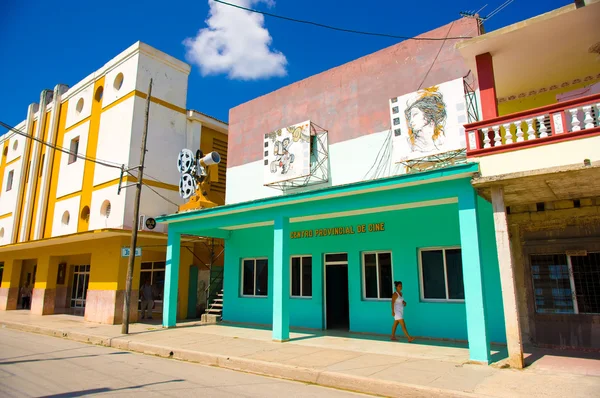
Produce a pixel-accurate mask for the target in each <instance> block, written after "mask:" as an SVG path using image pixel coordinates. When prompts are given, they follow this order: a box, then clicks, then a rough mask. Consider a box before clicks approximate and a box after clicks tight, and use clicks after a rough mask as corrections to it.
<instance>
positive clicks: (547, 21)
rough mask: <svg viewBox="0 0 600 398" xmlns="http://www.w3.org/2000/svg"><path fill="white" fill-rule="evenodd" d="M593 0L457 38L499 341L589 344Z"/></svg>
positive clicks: (596, 336) (599, 261)
mask: <svg viewBox="0 0 600 398" xmlns="http://www.w3.org/2000/svg"><path fill="white" fill-rule="evenodd" d="M598 21H600V2H598V1H576V2H574V3H573V4H570V5H567V6H565V7H562V8H560V9H557V10H554V11H552V12H549V13H546V14H543V15H539V16H537V17H535V18H532V19H529V20H526V21H522V22H519V23H517V24H514V25H511V26H507V27H505V28H502V29H499V30H497V31H494V32H490V33H488V34H484V35H482V36H479V37H475V38H472V39H470V40H465V41H462V42H461V43H459V44H458V45H457V47H458V49H459V51H460V53H461V54H462V56H463V57H464V60H465V62H466V64H467V65H469V67H470V69H471V70H472V71H474V72H476V74H477V79H478V83H479V89H480V98H481V110H482V116H483V118H482V120H481V121H479V122H475V123H470V124H467V125H466V126H465V129H466V139H465V140H466V141H467V144H468V146H467V148H468V149H467V156H468V159H469V161H473V162H477V163H478V164H479V174H478V176H477V177H476V178H475V179H473V181H472V184H473V186H474V188H475V189H476V190H477V192H478V193H479V195H481V196H482V197H484V198H486V199H487V200H488V201H490V202H491V203H492V204H493V208H494V223H495V229H496V243H497V248H498V260H499V265H500V275H501V280H502V291H503V300H504V311H505V316H506V319H505V322H506V329H507V339H508V348H509V352H510V355H511V358H512V360H513V361H514V362H515V363H518V362H522V346H523V344H536V345H538V346H551V347H556V346H559V347H563V348H564V347H570V348H583V349H596V350H597V349H599V348H600V210H599V209H600V207H599V206H600V182H599V181H600V150H599V149H600V25H598Z"/></svg>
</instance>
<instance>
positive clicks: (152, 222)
mask: <svg viewBox="0 0 600 398" xmlns="http://www.w3.org/2000/svg"><path fill="white" fill-rule="evenodd" d="M155 227H156V220H155V219H154V218H152V217H148V218H146V228H148V229H154V228H155Z"/></svg>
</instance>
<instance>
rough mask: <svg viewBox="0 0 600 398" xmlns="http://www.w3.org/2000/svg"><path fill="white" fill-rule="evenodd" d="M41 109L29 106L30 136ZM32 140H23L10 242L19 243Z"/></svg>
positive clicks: (36, 106)
mask: <svg viewBox="0 0 600 398" xmlns="http://www.w3.org/2000/svg"><path fill="white" fill-rule="evenodd" d="M39 109H40V105H39V104H31V105H29V108H27V121H26V122H25V134H27V135H28V136H32V135H33V131H32V127H33V117H34V115H35V113H36V112H37V111H38V110H39ZM31 142H32V140H31V139H29V138H25V139H24V140H23V143H24V145H23V155H21V172H20V173H19V187H18V190H19V191H18V192H17V200H16V201H15V211H13V214H14V216H13V230H12V236H11V238H10V243H17V242H18V239H19V237H18V236H17V231H18V230H19V224H20V218H21V201H22V200H23V194H24V193H25V186H26V185H27V184H26V183H25V174H26V173H27V165H28V164H29V149H30V148H31Z"/></svg>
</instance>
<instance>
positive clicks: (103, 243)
mask: <svg viewBox="0 0 600 398" xmlns="http://www.w3.org/2000/svg"><path fill="white" fill-rule="evenodd" d="M189 73H190V66H189V65H187V64H186V63H184V62H181V61H179V60H177V59H175V58H173V57H171V56H169V55H167V54H165V53H162V52H160V51H158V50H156V49H154V48H152V47H150V46H148V45H146V44H143V43H140V42H138V43H135V44H134V45H132V46H131V47H129V48H128V49H126V50H125V51H123V52H122V53H121V54H119V55H118V56H117V57H115V58H114V59H112V60H111V61H109V62H108V63H107V64H106V65H104V66H103V67H102V68H100V69H98V70H97V71H95V72H93V73H92V74H90V75H89V76H87V77H86V78H84V79H83V80H81V81H80V82H78V83H77V84H75V85H74V86H72V87H68V86H65V85H62V84H59V85H57V86H56V87H55V89H54V91H51V90H44V91H43V92H42V93H41V97H40V102H39V103H37V104H31V105H30V106H29V108H28V111H27V118H26V120H24V121H23V122H21V123H19V125H17V126H16V129H17V130H19V131H20V132H21V133H17V132H9V133H7V134H5V135H4V136H3V137H1V138H0V145H2V148H3V153H2V159H1V163H0V186H1V191H0V260H3V261H4V267H3V268H4V272H3V280H2V286H1V290H0V309H15V308H17V296H18V289H19V287H20V286H23V285H24V284H31V283H34V284H35V287H34V292H33V297H32V310H33V311H34V312H36V313H43V314H46V313H53V312H54V309H55V308H56V309H57V310H59V309H61V310H62V309H68V308H74V307H78V308H79V307H81V308H85V315H86V319H89V320H94V321H99V322H107V323H113V322H118V318H119V317H120V314H121V312H122V303H123V290H124V285H125V277H124V275H125V274H124V273H125V272H126V271H125V270H126V263H127V259H126V258H123V257H121V248H122V247H123V246H129V239H130V238H129V236H130V231H131V229H132V226H133V203H134V197H135V188H134V187H133V186H132V187H130V188H123V189H121V190H120V192H119V189H118V187H119V184H121V186H122V187H125V186H126V185H131V184H132V183H134V182H135V181H136V179H135V178H134V177H132V176H131V175H128V174H127V173H125V174H124V175H123V178H122V180H121V172H122V171H121V167H123V168H124V169H127V168H132V167H135V166H137V165H139V162H140V146H141V136H142V131H143V128H144V120H145V107H146V98H147V92H148V86H149V82H150V79H151V78H152V81H153V86H152V93H151V104H150V117H149V125H148V126H149V127H148V140H147V150H148V152H147V154H146V162H145V170H144V183H145V185H146V186H143V191H142V200H141V206H140V222H141V226H140V230H141V231H142V234H141V235H140V236H141V241H140V242H141V245H142V246H144V245H146V246H148V249H143V255H142V259H141V262H143V263H144V264H146V263H147V262H150V263H151V268H155V265H157V264H154V263H152V262H158V263H160V261H161V260H162V261H164V244H165V243H166V237H165V235H163V233H164V232H165V230H164V226H162V225H157V226H156V228H155V229H154V230H152V231H150V230H148V229H147V227H146V226H145V223H144V221H145V219H146V217H155V216H157V215H161V214H167V213H172V212H174V211H177V210H178V206H177V205H179V204H182V203H183V201H182V200H181V199H180V197H179V193H178V182H179V178H180V174H179V172H178V170H177V168H176V160H177V155H178V153H179V152H180V151H181V149H183V148H186V147H187V148H190V149H192V150H195V149H199V148H202V149H203V150H204V152H208V151H211V150H212V149H213V144H216V146H219V147H221V148H222V147H223V143H225V144H224V145H225V147H226V142H227V125H226V124H225V123H224V122H221V121H219V120H216V119H214V118H211V117H208V116H206V115H203V114H201V113H199V112H196V111H188V110H186V98H187V84H188V75H189ZM28 137H32V138H35V139H32V138H28ZM45 143H49V144H51V145H54V146H56V147H57V148H64V150H65V151H63V152H61V151H60V150H54V149H52V147H51V146H50V145H46V144H45ZM69 151H70V152H73V153H77V155H74V154H72V153H71V154H70V153H69ZM222 155H226V154H222ZM223 157H224V158H225V156H223ZM92 160H97V161H92ZM215 167H216V166H215ZM219 167H221V168H222V169H223V170H224V168H225V162H223V165H222V166H219ZM132 173H133V175H137V170H133V172H132ZM153 191H154V192H153ZM213 191H214V192H213ZM219 191H220V192H219ZM224 193H225V192H224V181H221V182H220V184H219V183H214V184H213V189H212V190H211V193H210V194H209V199H211V200H213V201H214V202H215V203H217V204H218V203H222V202H223V200H220V199H219V198H220V197H221V196H224ZM212 195H214V196H215V197H214V198H213V197H212ZM162 264H163V267H162V268H163V270H164V262H163V263H162ZM158 266H159V267H160V264H158ZM136 267H137V269H136V272H135V277H134V286H137V284H138V283H139V275H140V271H139V267H140V261H137V262H136ZM142 268H147V264H146V265H145V266H144V267H142ZM61 273H62V274H61ZM163 273H164V272H163ZM159 279H160V278H159ZM157 283H158V284H159V285H160V283H161V282H160V281H157ZM88 289H89V290H88ZM86 291H87V292H86ZM160 294H162V293H160ZM134 301H135V304H136V305H137V300H134ZM186 301H187V300H186ZM86 302H87V304H88V305H86ZM186 304H187V303H186ZM182 312H185V311H184V310H183V309H182Z"/></svg>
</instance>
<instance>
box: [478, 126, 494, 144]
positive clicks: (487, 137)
mask: <svg viewBox="0 0 600 398" xmlns="http://www.w3.org/2000/svg"><path fill="white" fill-rule="evenodd" d="M481 131H482V132H483V147H484V148H491V147H492V144H491V143H490V142H491V140H490V135H489V134H488V133H489V132H490V128H489V127H484V128H483V129H481Z"/></svg>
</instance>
